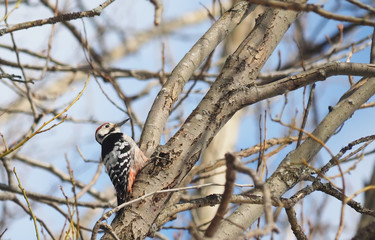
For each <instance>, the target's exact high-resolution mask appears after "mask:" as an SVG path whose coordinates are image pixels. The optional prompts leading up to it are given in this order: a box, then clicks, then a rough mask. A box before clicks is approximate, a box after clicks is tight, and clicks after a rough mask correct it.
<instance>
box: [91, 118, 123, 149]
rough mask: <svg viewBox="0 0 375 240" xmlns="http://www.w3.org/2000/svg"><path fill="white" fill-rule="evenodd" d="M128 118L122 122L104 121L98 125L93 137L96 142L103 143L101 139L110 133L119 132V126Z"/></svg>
mask: <svg viewBox="0 0 375 240" xmlns="http://www.w3.org/2000/svg"><path fill="white" fill-rule="evenodd" d="M128 120H129V118H128V119H126V120H124V121H122V122H119V123H115V124H114V123H104V124H102V125H100V127H98V128H97V129H96V132H95V139H96V141H97V142H98V143H100V144H102V143H103V140H104V139H105V138H106V137H107V136H108V135H110V134H111V133H119V132H121V130H120V127H121V126H122V125H123V124H124V123H126V122H127V121H128Z"/></svg>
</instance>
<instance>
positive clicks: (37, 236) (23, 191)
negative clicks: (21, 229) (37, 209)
mask: <svg viewBox="0 0 375 240" xmlns="http://www.w3.org/2000/svg"><path fill="white" fill-rule="evenodd" d="M13 172H14V175H15V176H16V178H17V181H18V187H19V189H21V191H22V193H23V197H24V198H25V200H26V202H27V206H28V207H29V210H30V214H31V217H32V218H33V221H34V227H35V234H36V238H37V239H38V240H39V239H40V238H39V231H38V224H37V223H36V217H35V215H34V212H33V209H32V208H31V204H30V202H29V199H28V198H27V194H26V191H25V189H24V188H23V187H22V185H21V181H20V179H19V178H18V175H17V172H16V168H13Z"/></svg>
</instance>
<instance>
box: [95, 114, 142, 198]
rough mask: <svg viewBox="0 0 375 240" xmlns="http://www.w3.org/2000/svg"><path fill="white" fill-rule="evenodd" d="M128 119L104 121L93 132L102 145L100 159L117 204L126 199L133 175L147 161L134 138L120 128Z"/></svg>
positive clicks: (133, 178) (130, 188)
mask: <svg viewBox="0 0 375 240" xmlns="http://www.w3.org/2000/svg"><path fill="white" fill-rule="evenodd" d="M128 120H129V119H127V120H125V121H123V122H121V123H118V124H113V123H104V124H102V125H101V126H100V127H98V129H97V130H96V132H95V139H96V141H97V142H98V143H99V144H101V145H102V157H101V159H102V161H103V162H104V165H105V168H106V172H107V173H108V175H109V178H110V179H111V181H112V183H113V185H114V187H115V189H116V194H117V204H118V205H120V204H121V203H123V202H125V201H126V198H127V194H128V192H131V191H132V186H133V182H134V180H135V176H136V175H137V173H138V171H139V170H140V169H142V168H143V167H144V166H145V165H146V163H147V162H148V158H147V157H146V156H145V155H144V154H143V152H142V151H141V150H140V149H139V148H138V146H137V144H136V143H135V142H134V140H133V139H132V138H131V137H129V136H128V135H126V134H125V133H122V132H121V130H120V127H121V125H123V124H124V123H125V122H127V121H128Z"/></svg>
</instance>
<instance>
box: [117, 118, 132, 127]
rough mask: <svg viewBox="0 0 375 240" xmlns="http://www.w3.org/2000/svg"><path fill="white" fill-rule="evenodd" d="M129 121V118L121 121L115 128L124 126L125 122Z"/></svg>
mask: <svg viewBox="0 0 375 240" xmlns="http://www.w3.org/2000/svg"><path fill="white" fill-rule="evenodd" d="M129 119H130V118H128V119H125V120H124V121H122V122H119V123H116V124H115V126H116V127H121V126H122V125H124V124H125V123H126V122H127V121H129Z"/></svg>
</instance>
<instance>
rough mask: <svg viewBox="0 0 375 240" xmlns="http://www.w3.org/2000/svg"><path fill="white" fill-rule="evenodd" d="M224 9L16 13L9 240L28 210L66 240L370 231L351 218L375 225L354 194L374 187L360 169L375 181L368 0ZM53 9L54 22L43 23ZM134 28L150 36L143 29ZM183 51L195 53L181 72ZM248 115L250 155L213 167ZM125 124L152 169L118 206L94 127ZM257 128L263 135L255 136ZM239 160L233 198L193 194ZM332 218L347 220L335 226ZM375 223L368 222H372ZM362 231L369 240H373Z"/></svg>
mask: <svg viewBox="0 0 375 240" xmlns="http://www.w3.org/2000/svg"><path fill="white" fill-rule="evenodd" d="M176 2H178V1H176ZM210 3H211V1H208V2H207V3H204V4H207V5H204V7H203V6H200V5H198V3H196V4H195V5H194V6H195V10H194V11H193V12H187V10H186V9H188V8H190V6H191V5H193V3H192V2H189V3H185V4H186V6H184V7H183V8H178V10H177V9H176V10H174V11H171V10H169V7H170V6H173V4H177V3H164V4H165V6H163V2H161V1H155V0H154V1H150V2H144V3H133V4H134V5H133V6H132V5H131V4H130V3H125V2H118V1H109V0H107V1H105V2H102V3H95V2H93V1H87V2H84V1H82V2H81V1H80V2H77V5H76V6H71V5H66V6H64V7H60V6H56V5H54V4H52V3H51V2H48V1H46V0H41V1H40V2H38V3H35V4H34V3H31V2H27V3H22V4H21V5H18V3H10V2H5V3H4V6H5V8H4V9H5V14H4V18H3V22H4V24H5V26H4V27H3V28H2V29H0V35H1V36H2V39H4V40H3V41H4V43H3V44H2V45H1V51H2V52H4V54H2V57H0V63H1V65H2V69H1V70H2V73H1V75H0V76H1V83H2V85H3V86H2V88H3V90H1V91H2V92H3V102H4V104H3V105H2V107H1V110H2V118H1V119H0V121H1V133H2V139H3V145H2V148H1V155H0V158H1V161H2V180H1V181H2V182H1V184H0V188H1V190H2V193H1V195H0V196H1V200H2V205H3V208H2V209H3V210H2V216H3V217H2V223H3V224H1V226H5V227H2V229H0V232H1V233H0V234H2V235H3V236H4V238H6V237H7V234H8V232H9V233H10V234H15V233H12V231H14V228H16V227H17V222H16V221H12V220H14V218H13V216H14V214H19V215H21V214H22V215H23V216H24V215H25V213H26V214H27V215H29V216H30V217H31V218H32V219H33V221H34V229H35V230H34V231H35V232H36V235H37V237H39V236H38V235H39V234H41V233H43V234H46V235H48V237H47V238H53V239H55V238H60V237H61V236H63V235H65V236H67V237H69V238H72V239H78V238H88V237H89V236H91V238H92V239H96V238H97V237H98V233H100V234H102V233H101V232H100V231H104V233H103V234H104V235H103V237H102V238H103V239H113V238H115V239H116V238H118V239H143V238H146V237H153V236H155V237H159V238H165V235H168V234H169V235H170V234H171V233H168V231H171V230H167V229H175V230H172V232H173V233H175V234H184V235H185V234H191V235H192V236H193V237H194V238H197V239H200V238H209V237H214V239H234V238H243V237H251V236H259V237H262V236H266V235H270V234H272V235H274V237H276V238H277V237H280V238H285V237H286V235H287V234H288V233H289V232H290V230H286V229H289V228H291V230H292V232H293V234H294V236H295V237H296V238H298V239H307V238H308V237H312V236H324V237H325V238H327V237H328V238H332V237H333V236H335V237H336V238H337V239H338V238H340V236H342V235H343V234H350V235H351V236H354V235H355V234H356V233H355V231H354V230H353V229H351V230H346V229H345V230H344V226H346V225H347V222H346V221H348V220H350V217H349V215H350V216H356V217H357V218H358V216H361V215H363V216H365V215H369V216H375V212H374V210H372V209H371V206H372V205H371V204H368V203H367V202H368V201H369V200H367V201H366V205H365V206H363V205H362V204H361V202H360V200H359V199H357V198H355V197H357V196H362V197H363V196H364V194H367V192H369V193H370V191H369V190H372V189H374V188H375V187H374V185H371V184H369V185H368V186H366V187H363V186H361V185H359V184H360V179H358V178H359V176H358V175H356V171H357V172H358V170H355V168H357V169H358V168H361V166H363V168H364V169H365V171H366V169H367V171H366V174H367V176H368V177H370V175H371V173H372V171H369V170H368V169H369V168H370V169H372V168H373V167H372V165H370V163H368V162H369V161H368V159H369V157H371V155H370V154H372V151H371V150H370V148H371V143H372V141H373V140H374V135H372V134H371V130H370V129H371V123H370V122H369V121H368V120H367V119H368V118H370V119H371V117H372V116H373V113H372V112H371V110H372V109H371V108H372V106H373V105H374V104H373V103H372V102H368V103H366V102H367V101H368V100H369V99H370V98H371V97H372V96H373V95H374V93H375V80H374V78H373V76H374V74H375V69H374V65H373V64H371V63H374V59H375V57H374V56H375V53H374V51H373V49H374V48H373V47H371V50H369V46H372V44H373V39H374V38H373V37H372V36H373V35H372V27H374V26H375V22H373V21H372V20H371V18H372V17H373V14H374V9H373V8H372V7H371V6H370V4H366V3H361V2H357V1H354V0H348V1H345V2H340V4H339V5H336V3H337V2H335V1H330V2H328V3H327V4H326V5H327V6H325V7H324V8H323V7H322V6H319V5H316V4H307V1H304V0H298V1H294V2H283V1H275V0H262V1H259V0H248V1H236V2H234V3H229V2H224V1H223V2H220V1H219V2H216V1H213V5H212V6H210V5H209V4H210ZM12 4H13V5H12ZM138 4H140V5H138ZM178 4H181V2H180V3H178ZM259 4H260V5H259ZM60 5H61V3H60ZM17 7H19V8H20V9H17ZM348 7H350V10H349V13H348V12H347V10H346V9H347V8H348ZM31 9H32V10H33V12H32V14H31V15H32V17H34V18H33V19H31V20H30V19H28V20H26V21H27V22H23V23H22V21H19V17H18V15H17V14H20V13H22V12H23V11H24V10H28V12H30V10H31ZM45 9H48V10H50V12H49V13H47V14H46V16H43V15H42V14H45V13H44V12H42V10H43V11H45ZM87 9H89V10H87ZM90 9H91V10H90ZM129 9H131V10H129ZM140 9H142V10H141V11H140ZM170 9H174V8H170ZM196 9H198V10H196ZM36 10H40V11H36ZM76 10H78V11H79V12H75V11H76ZM133 10H135V11H133ZM119 11H120V12H119ZM184 11H185V12H184ZM51 12H52V13H53V14H54V17H50V16H51ZM124 12H125V13H126V14H125V15H124ZM181 13H183V14H181ZM314 14H315V15H314ZM21 15H22V14H21ZM34 15H35V16H34ZM171 15H172V17H171ZM47 16H48V17H47ZM151 16H152V17H151ZM352 16H356V17H352ZM17 17H18V18H17ZM89 17H90V18H89ZM91 17H92V18H91ZM146 18H147V19H148V20H149V21H148V23H150V19H151V18H153V19H154V25H153V26H150V25H148V26H150V27H149V28H148V29H147V28H144V27H140V26H139V25H138V22H136V21H135V19H138V20H143V21H144V19H146ZM35 19H38V20H35ZM77 19H81V21H75V20H77ZM124 19H125V20H124ZM245 19H247V20H246V21H245ZM15 22H16V23H17V24H14V23H15ZM124 22H126V23H124ZM337 22H339V25H337ZM10 23H12V24H10ZM141 23H142V24H143V22H141ZM208 23H209V26H208V27H206V28H204V27H203V26H207V24H208ZM241 23H242V27H245V29H247V31H246V32H245V31H242V32H243V33H244V36H243V37H238V35H234V33H233V31H234V30H235V29H238V28H239V27H240V26H238V25H240V24H241ZM49 24H53V25H49ZM139 24H140V23H139ZM132 25H134V26H132ZM37 26H42V27H41V28H37ZM187 26H190V29H191V28H192V29H193V30H194V33H190V32H189V31H190V29H189V27H187ZM323 26H324V27H325V28H323ZM132 27H134V28H139V29H142V30H138V31H137V32H134V33H133V32H130V30H131V28H132ZM26 28H29V29H28V30H25V29H26ZM202 29H204V30H202ZM314 29H316V30H314ZM322 29H323V30H322ZM325 29H326V30H325ZM38 31H40V32H38ZM198 31H199V34H198V35H199V37H198V36H197V32H198ZM370 31H371V33H369V32H370ZM176 32H178V33H179V34H181V35H182V37H183V41H182V42H183V43H184V45H183V46H184V48H186V50H184V51H181V50H180V49H181V46H180V45H179V41H180V39H178V37H179V35H177V37H176ZM320 32H324V33H320ZM358 33H360V34H358ZM186 35H187V36H189V37H195V36H196V37H198V38H199V39H198V40H196V39H194V40H191V39H189V37H186ZM234 38H236V39H238V38H240V40H237V41H238V46H235V47H234V50H233V51H231V50H229V51H223V53H222V54H220V53H219V52H220V51H222V50H221V49H222V47H223V46H222V45H219V44H220V43H222V42H223V41H225V40H228V39H234ZM2 39H1V40H2ZM26 39H27V40H28V41H25V40H26ZM46 39H48V41H47V40H46ZM233 42H235V41H234V40H233V41H225V44H223V45H229V44H230V43H233ZM190 43H191V45H189V46H187V45H185V44H190ZM36 46H37V47H36ZM191 46H192V47H191ZM38 48H40V49H41V50H36V49H38ZM68 50H69V51H68ZM5 52H6V54H7V55H5ZM67 52H68V53H67ZM160 53H161V54H160ZM174 54H176V55H177V56H178V55H179V54H184V56H183V57H182V59H181V60H179V61H178V63H177V64H174V63H173V59H174V58H175V56H174ZM13 56H15V57H13ZM145 56H146V57H145ZM150 56H152V57H153V58H152V61H151V59H150ZM368 56H369V57H370V64H367V63H366V60H364V59H366V58H367V57H368ZM140 63H141V64H140ZM135 66H136V67H135ZM338 76H340V77H338ZM342 76H346V77H342ZM353 76H357V77H353ZM359 77H362V78H359ZM155 79H156V80H157V81H154V80H155ZM346 79H348V80H346ZM343 80H344V81H343ZM5 88H6V90H5ZM72 88H74V90H73V91H72ZM77 88H78V89H77ZM282 96H283V97H282ZM9 99H10V100H9ZM67 102H68V103H67ZM240 110H242V111H244V112H245V113H244V114H243V115H242V116H243V117H242V118H243V119H245V120H244V122H245V123H246V124H243V125H246V126H239V127H238V128H239V129H240V134H239V137H238V139H237V141H238V142H239V143H238V145H239V146H241V147H243V148H245V149H242V150H240V151H235V150H233V149H230V147H229V146H227V150H226V149H224V150H226V151H228V153H227V154H225V156H222V157H221V158H220V159H217V158H216V159H215V160H211V161H210V162H205V161H202V163H201V164H199V163H200V157H201V155H202V154H203V153H204V152H206V153H208V152H209V151H206V149H207V147H208V146H209V144H210V143H211V142H212V140H213V139H214V138H215V136H216V134H217V133H218V132H219V131H220V129H222V128H223V126H224V125H225V124H226V123H227V122H228V121H229V120H230V119H231V118H232V117H233V116H234V114H236V113H237V112H239V111H240ZM356 110H358V111H356ZM249 111H251V117H249V116H248V115H247V114H246V112H249ZM66 113H69V115H66ZM125 117H129V118H130V122H131V127H130V129H126V131H128V132H130V133H131V135H132V136H133V138H135V139H138V137H139V145H140V148H141V149H142V150H143V152H144V153H145V154H146V155H147V156H148V157H150V159H151V161H150V163H149V164H148V165H147V166H146V167H145V168H144V169H143V170H142V171H141V172H140V173H139V174H138V176H137V180H136V182H135V184H134V189H133V193H132V196H131V198H130V199H129V201H128V202H126V203H124V204H122V205H121V206H118V207H115V204H114V203H115V197H114V194H113V189H112V188H111V187H109V186H110V183H109V181H108V178H107V177H106V176H104V175H105V174H101V173H102V163H98V161H94V163H92V162H91V161H90V160H92V159H94V160H95V159H96V160H98V158H99V152H100V149H99V146H98V145H97V144H96V143H94V138H93V133H94V130H95V127H97V126H98V125H99V124H100V123H102V122H107V121H120V120H123V119H124V118H125ZM246 119H247V120H246ZM251 119H252V120H251ZM249 122H251V123H250V124H249ZM236 128H237V127H233V128H232V129H233V131H235V129H236ZM251 129H252V130H253V131H252V132H251V136H242V135H243V133H246V134H245V135H250V134H249V133H250V130H251ZM353 129H355V131H353ZM363 129H365V131H366V132H364V131H363ZM241 133H242V134H241ZM348 133H350V134H352V135H349V134H348ZM353 133H355V134H353ZM86 139H87V140H86ZM341 140H342V141H341ZM85 142H87V144H86V143H85ZM74 145H77V150H73V148H74ZM211 147H212V146H211ZM222 148H226V146H224V147H222ZM239 148H240V147H239ZM64 153H65V154H64ZM318 154H319V155H318ZM224 165H225V166H226V168H225V184H224V192H223V193H221V192H220V193H215V194H210V195H208V196H205V195H198V192H197V193H196V192H194V191H192V189H202V188H205V187H210V186H211V185H212V184H211V185H210V184H204V185H202V184H197V183H198V182H199V180H200V179H203V178H206V177H209V176H212V175H216V174H222V171H221V172H220V171H216V169H217V168H219V167H222V166H224ZM62 169H65V170H62ZM86 169H87V170H86ZM236 173H243V174H244V175H242V174H241V175H239V174H236ZM357 174H359V175H360V174H364V173H357ZM236 175H237V179H236ZM99 176H100V180H99V181H98V178H99ZM223 176H224V175H223ZM57 179H59V180H57ZM105 181H107V182H105ZM103 183H107V184H103ZM236 183H237V184H236ZM238 183H241V184H240V185H239V184H238ZM350 183H352V184H353V183H355V184H354V186H351V185H350ZM213 184H214V183H213ZM249 184H251V186H250V185H249ZM17 185H18V186H17ZM57 185H61V187H58V186H57ZM70 189H72V190H71V191H70ZM105 189H109V190H108V191H105ZM318 192H321V193H318ZM321 198H324V199H325V200H324V201H321V200H320V199H321ZM326 199H337V200H338V201H326ZM366 199H369V198H366ZM332 202H333V204H334V206H335V207H336V208H338V209H339V210H338V211H337V212H336V213H335V214H332V212H330V209H329V208H328V204H332ZM214 205H217V206H219V207H218V209H217V211H216V210H215V211H216V214H215V217H214V218H213V219H212V220H210V221H208V222H207V223H203V224H202V223H199V224H200V225H197V222H196V219H194V218H193V219H192V221H191V222H190V223H189V221H190V214H188V213H189V212H190V211H193V210H194V209H197V208H200V207H203V206H214ZM14 206H17V207H15V208H13V207H14ZM309 206H313V207H314V209H318V210H316V211H311V210H310V208H309ZM10 207H12V208H11V209H10ZM51 207H52V208H51ZM324 207H325V208H326V209H324ZM348 207H350V208H352V209H354V210H355V211H352V212H350V211H349V210H348ZM108 208H113V209H112V210H109V209H108ZM20 210H23V212H22V213H19V212H20ZM324 210H326V212H328V214H330V215H332V216H331V217H330V218H328V219H329V220H324V218H323V217H322V214H324ZM284 211H285V213H284ZM43 212H48V215H49V216H45V217H44V216H43V214H44V213H43ZM297 213H299V214H298V216H297ZM115 215H116V216H115ZM114 216H115V217H114ZM109 218H111V219H110V221H111V223H110V224H109V223H107V222H106V220H107V219H109ZM47 219H48V220H47ZM50 219H53V221H54V222H55V224H53V225H52V224H49V223H50ZM112 219H113V221H112ZM181 219H184V220H186V221H184V223H183V224H181V222H180V221H181ZM322 219H323V221H335V222H334V223H332V225H331V226H327V225H326V226H324V224H323V223H321V222H322ZM366 221H368V222H367V223H365V224H363V223H361V226H364V227H366V226H372V225H371V224H373V223H372V222H371V219H370V220H366ZM56 222H59V223H61V224H56ZM362 222H363V221H362ZM320 223H321V224H320ZM176 226H177V227H176ZM8 227H9V231H8V230H7V228H8ZM324 227H326V228H324ZM41 229H43V231H41ZM7 231H8V232H7ZM363 233H364V232H363V231H358V235H357V237H361V238H363V239H364V238H365V237H364V236H363V235H360V234H363ZM371 234H373V233H371V231H369V233H368V236H370V237H371V236H373V235H371ZM30 235H31V233H30V232H29V233H28V236H30ZM0 236H1V235H0ZM12 236H13V235H12ZM179 236H180V237H182V236H181V235H179Z"/></svg>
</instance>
